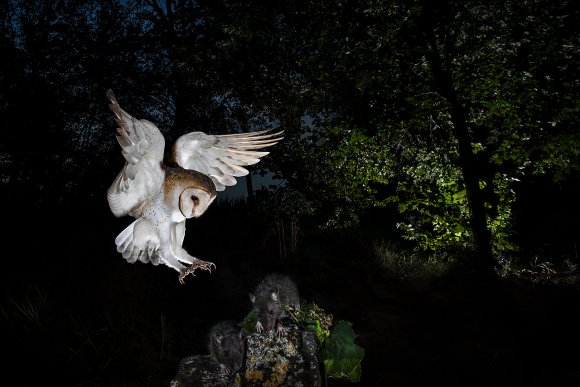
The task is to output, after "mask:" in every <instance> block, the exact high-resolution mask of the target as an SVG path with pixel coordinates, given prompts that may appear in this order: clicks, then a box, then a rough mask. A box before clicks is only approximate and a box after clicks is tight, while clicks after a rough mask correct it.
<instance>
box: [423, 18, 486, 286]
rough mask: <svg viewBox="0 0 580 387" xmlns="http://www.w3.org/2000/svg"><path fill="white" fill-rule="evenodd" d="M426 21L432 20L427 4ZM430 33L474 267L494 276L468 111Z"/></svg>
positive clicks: (432, 59)
mask: <svg viewBox="0 0 580 387" xmlns="http://www.w3.org/2000/svg"><path fill="white" fill-rule="evenodd" d="M426 8H427V9H426V10H425V12H426V15H425V16H426V17H425V18H424V20H430V16H429V14H430V12H429V10H428V7H426ZM426 32H427V45H428V59H429V65H430V67H431V71H432V74H433V78H434V81H435V85H436V88H437V89H438V91H439V93H441V95H442V96H443V97H444V98H445V99H446V100H447V102H448V103H449V105H450V107H451V121H452V123H453V130H454V132H455V135H456V137H457V141H458V145H459V164H460V167H461V171H462V173H463V181H464V183H465V189H466V192H467V198H468V201H469V207H470V210H471V219H470V226H471V229H472V231H473V235H474V238H475V244H476V249H477V258H478V261H477V262H475V266H476V268H477V269H478V271H479V273H480V274H481V275H483V276H486V277H488V276H490V277H493V276H494V275H495V274H494V273H495V272H494V267H495V260H494V258H493V254H492V249H491V235H490V232H489V229H488V227H487V214H486V211H485V205H484V198H483V193H482V191H481V189H480V187H479V176H478V173H477V170H476V167H475V156H474V154H473V149H472V145H471V137H470V134H469V126H468V123H467V112H466V110H465V107H464V106H463V105H462V104H461V103H460V102H459V100H458V98H457V92H456V91H455V87H454V85H453V78H452V75H451V72H450V70H449V68H446V67H444V66H443V63H442V62H443V61H442V58H441V53H440V51H439V47H438V44H437V40H436V37H435V30H434V28H433V25H432V24H431V23H429V28H427V29H426Z"/></svg>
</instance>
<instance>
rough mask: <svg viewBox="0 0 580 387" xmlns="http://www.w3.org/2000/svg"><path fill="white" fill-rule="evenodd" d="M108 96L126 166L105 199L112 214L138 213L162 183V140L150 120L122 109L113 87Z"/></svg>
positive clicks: (132, 214)
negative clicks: (142, 118)
mask: <svg viewBox="0 0 580 387" xmlns="http://www.w3.org/2000/svg"><path fill="white" fill-rule="evenodd" d="M107 99H108V100H109V107H110V108H111V111H112V112H113V113H114V114H115V122H116V123H117V125H119V126H118V127H117V141H118V142H119V145H121V149H122V154H123V156H124V157H125V166H124V167H123V169H122V170H121V172H119V174H118V175H117V177H116V178H115V180H114V181H113V184H111V186H110V187H109V189H108V191H107V200H108V202H109V207H110V208H111V211H112V212H113V214H115V216H123V215H127V214H129V215H131V216H133V217H138V216H140V215H141V211H142V208H143V205H144V204H145V203H146V202H147V201H148V200H150V198H151V197H152V196H153V195H155V194H157V193H158V192H159V191H160V190H161V187H162V185H163V178H164V172H163V170H162V168H161V162H162V161H163V151H164V147H165V140H164V139H163V135H162V134H161V132H160V131H159V129H158V128H157V127H156V126H155V125H154V124H153V123H151V122H149V121H147V120H138V119H136V118H133V117H132V116H131V115H130V114H129V113H127V112H126V111H125V110H123V109H121V107H120V106H119V103H118V102H117V99H116V98H115V95H114V94H113V91H112V90H108V91H107Z"/></svg>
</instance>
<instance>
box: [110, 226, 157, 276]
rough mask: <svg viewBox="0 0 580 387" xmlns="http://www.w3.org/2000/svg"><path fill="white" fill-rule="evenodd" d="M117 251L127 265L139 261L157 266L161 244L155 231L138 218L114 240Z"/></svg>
mask: <svg viewBox="0 0 580 387" xmlns="http://www.w3.org/2000/svg"><path fill="white" fill-rule="evenodd" d="M115 245H116V246H117V251H118V252H119V253H121V255H122V256H123V258H125V259H126V260H127V262H129V263H135V262H137V261H141V262H143V263H148V262H151V263H152V264H153V265H158V264H159V262H160V259H161V258H162V257H161V243H160V238H159V234H158V232H157V230H156V229H155V227H154V226H153V225H152V224H151V223H150V222H149V221H147V220H145V219H143V218H140V219H137V220H135V221H134V222H133V223H131V224H130V225H129V226H127V227H126V228H125V229H124V230H123V231H121V233H120V234H119V235H118V236H117V238H115Z"/></svg>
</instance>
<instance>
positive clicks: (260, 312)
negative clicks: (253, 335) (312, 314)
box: [249, 273, 300, 336]
mask: <svg viewBox="0 0 580 387" xmlns="http://www.w3.org/2000/svg"><path fill="white" fill-rule="evenodd" d="M249 296H250V301H252V304H253V306H254V310H255V312H256V319H257V322H256V331H257V332H258V333H262V332H264V331H265V332H268V331H271V330H274V329H275V330H276V334H277V335H278V336H280V335H282V334H283V329H282V320H283V319H284V318H285V317H286V316H287V314H286V307H287V306H293V307H295V308H300V297H299V294H298V288H297V287H296V284H295V283H294V281H292V279H290V277H288V276H287V275H283V274H278V273H271V274H268V275H267V276H266V277H264V278H263V279H262V281H261V282H260V283H259V284H258V286H257V287H256V289H255V290H254V292H253V293H250V294H249Z"/></svg>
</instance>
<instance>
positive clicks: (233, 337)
mask: <svg viewBox="0 0 580 387" xmlns="http://www.w3.org/2000/svg"><path fill="white" fill-rule="evenodd" d="M209 352H210V355H211V357H212V358H213V359H214V360H215V361H216V362H217V363H219V365H220V368H221V370H222V373H223V374H224V375H229V374H232V373H235V372H237V371H238V370H239V369H240V368H241V367H242V363H243V361H244V356H245V352H246V336H245V334H244V332H243V331H242V329H241V328H240V327H238V326H237V325H236V323H235V322H234V321H232V320H223V321H220V322H218V323H217V324H215V325H214V326H213V327H212V328H211V329H210V333H209Z"/></svg>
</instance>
